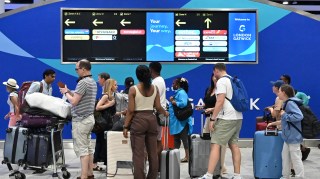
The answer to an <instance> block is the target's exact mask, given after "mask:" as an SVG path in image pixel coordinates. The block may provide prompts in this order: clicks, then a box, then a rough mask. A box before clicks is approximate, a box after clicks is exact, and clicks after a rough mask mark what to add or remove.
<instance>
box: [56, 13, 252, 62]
mask: <svg viewBox="0 0 320 179" xmlns="http://www.w3.org/2000/svg"><path fill="white" fill-rule="evenodd" d="M61 23H62V25H61V27H62V30H61V37H62V45H61V48H62V58H61V59H62V63H70V62H76V61H78V60H80V59H83V58H87V59H89V60H90V61H91V62H98V63H137V62H151V61H159V62H169V63H170V62H171V63H216V62H225V63H253V64H256V63H257V62H258V60H257V56H258V55H257V40H258V38H257V10H255V9H249V10H248V9H247V10H242V9H234V10H223V9H222V10H168V9H165V10H164V9H160V10H159V9H157V10H150V9H148V10H147V9H134V10H131V9H130V10H127V9H126V10H124V9H61Z"/></svg>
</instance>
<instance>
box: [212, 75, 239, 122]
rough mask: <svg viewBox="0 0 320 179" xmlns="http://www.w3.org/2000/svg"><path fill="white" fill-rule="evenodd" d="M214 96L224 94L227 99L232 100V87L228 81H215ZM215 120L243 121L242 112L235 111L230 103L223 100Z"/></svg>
mask: <svg viewBox="0 0 320 179" xmlns="http://www.w3.org/2000/svg"><path fill="white" fill-rule="evenodd" d="M216 88H217V90H216V95H218V94H226V97H227V98H228V99H232V94H233V90H232V86H231V82H230V79H229V78H227V77H222V78H220V79H219V80H218V81H217V85H216ZM217 118H220V119H224V120H239V119H243V116H242V112H238V111H236V110H235V109H234V108H233V106H232V104H231V102H230V101H229V100H227V99H225V100H224V103H223V107H222V109H221V111H220V112H219V114H218V116H217Z"/></svg>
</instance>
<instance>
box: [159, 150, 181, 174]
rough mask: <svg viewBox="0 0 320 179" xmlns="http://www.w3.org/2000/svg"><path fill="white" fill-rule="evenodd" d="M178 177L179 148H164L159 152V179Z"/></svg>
mask: <svg viewBox="0 0 320 179" xmlns="http://www.w3.org/2000/svg"><path fill="white" fill-rule="evenodd" d="M177 178H180V150H179V149H173V150H164V151H162V152H161V168H160V179H177Z"/></svg>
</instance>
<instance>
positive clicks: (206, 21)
mask: <svg viewBox="0 0 320 179" xmlns="http://www.w3.org/2000/svg"><path fill="white" fill-rule="evenodd" d="M211 22H212V21H211V20H210V19H209V18H206V20H204V23H207V29H209V28H210V23H211Z"/></svg>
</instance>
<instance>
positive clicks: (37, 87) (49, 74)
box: [27, 69, 56, 96]
mask: <svg viewBox="0 0 320 179" xmlns="http://www.w3.org/2000/svg"><path fill="white" fill-rule="evenodd" d="M42 78H43V79H42V81H40V82H39V81H35V82H33V83H32V84H31V86H30V88H29V89H28V92H27V94H32V93H34V92H42V93H43V94H46V95H49V96H52V83H53V82H54V80H55V79H56V72H55V71H54V70H52V69H47V70H45V71H44V72H43V74H42ZM41 86H42V91H41Z"/></svg>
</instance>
